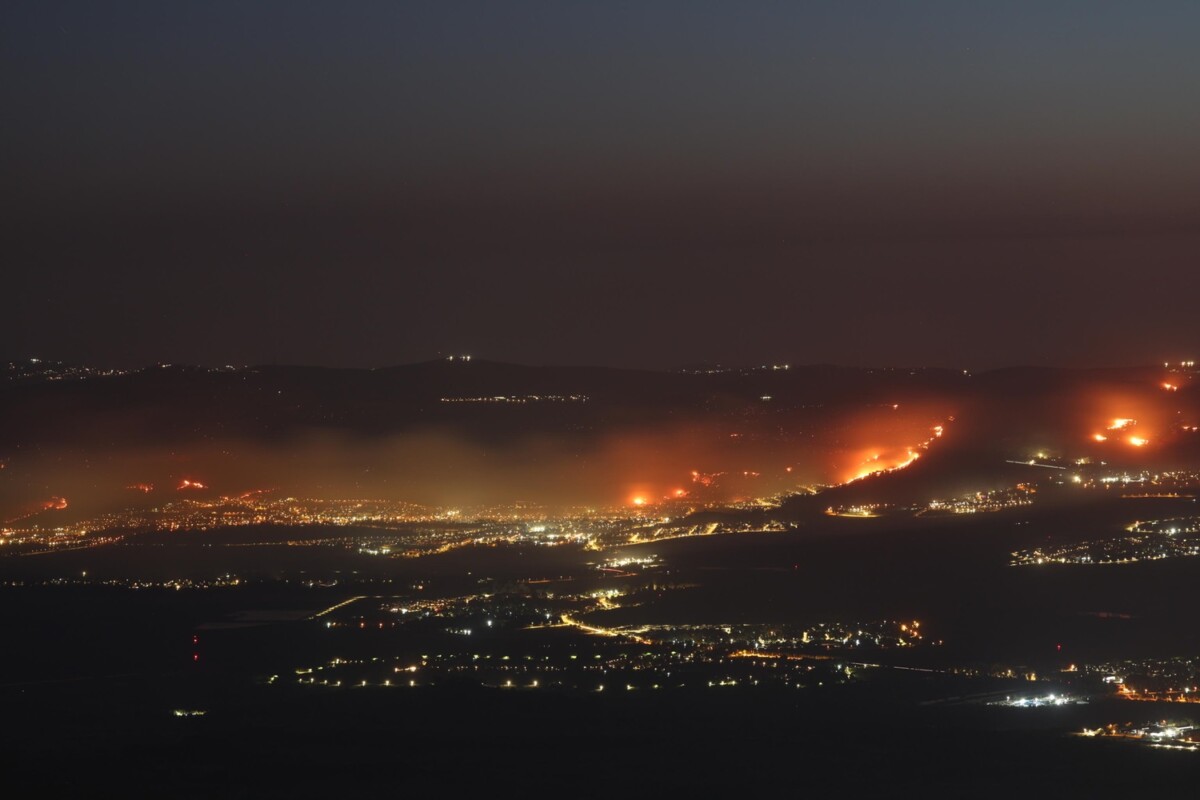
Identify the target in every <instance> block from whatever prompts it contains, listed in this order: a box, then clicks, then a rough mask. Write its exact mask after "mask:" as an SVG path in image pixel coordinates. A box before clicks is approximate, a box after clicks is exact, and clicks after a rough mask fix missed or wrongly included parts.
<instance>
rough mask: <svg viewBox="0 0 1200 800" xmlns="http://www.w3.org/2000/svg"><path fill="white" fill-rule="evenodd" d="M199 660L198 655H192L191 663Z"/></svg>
mask: <svg viewBox="0 0 1200 800" xmlns="http://www.w3.org/2000/svg"><path fill="white" fill-rule="evenodd" d="M199 660H200V654H199V653H192V661H199Z"/></svg>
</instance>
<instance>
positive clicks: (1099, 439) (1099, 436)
mask: <svg viewBox="0 0 1200 800" xmlns="http://www.w3.org/2000/svg"><path fill="white" fill-rule="evenodd" d="M1092 438H1093V439H1094V440H1096V441H1097V442H1107V441H1108V437H1107V436H1105V435H1104V434H1103V433H1094V434H1092Z"/></svg>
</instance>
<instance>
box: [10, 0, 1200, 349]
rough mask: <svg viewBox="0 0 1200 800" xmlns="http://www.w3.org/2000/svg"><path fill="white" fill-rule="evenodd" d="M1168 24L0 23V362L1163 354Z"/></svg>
mask: <svg viewBox="0 0 1200 800" xmlns="http://www.w3.org/2000/svg"><path fill="white" fill-rule="evenodd" d="M1198 42H1200V3H1196V2H1194V0H1188V1H1187V2H1166V1H1165V0H1164V1H1159V2H1152V3H1136V2H1123V3H1113V2H1100V1H1099V0H1089V1H1088V2H1073V3H1066V2H1057V3H1056V2H1049V1H1048V0H1041V1H1040V2H1029V3H1023V2H1006V3H974V2H963V1H962V0H954V1H953V2H907V3H899V2H877V3H869V2H828V3H821V2H806V3H800V2H779V3H767V2H762V3H758V2H749V1H748V0H742V2H737V3H732V2H730V3H713V2H702V1H701V0H689V1H688V2H651V1H649V0H648V1H647V2H638V3H620V2H595V3H584V2H569V1H567V0H553V1H551V2H541V3H538V2H515V1H511V2H496V0H483V1H482V2H454V1H452V0H438V1H436V2H428V3H423V2H397V1H395V0H393V1H392V2H378V3H373V2H346V3H334V2H322V3H316V2H299V1H298V0H293V1H292V2H278V3H265V2H261V3H252V2H246V1H245V0H243V1H242V2H230V3H224V2H212V0H208V1H207V2H197V3H187V2H179V1H178V0H172V2H162V1H161V0H154V1H152V2H145V3H117V2H103V3H98V2H79V3H64V2H52V1H51V0H40V1H39V2H31V3H25V2H8V3H5V4H4V5H3V8H2V9H0V69H2V70H3V75H4V78H3V79H2V80H0V103H2V108H3V118H4V122H3V124H2V125H0V186H2V187H3V189H2V191H0V204H2V207H0V212H2V214H3V222H2V223H0V263H2V264H3V273H4V275H5V281H4V282H5V284H6V289H5V290H4V293H3V297H4V299H5V302H4V303H3V305H2V309H3V313H0V342H2V343H3V346H2V347H0V351H2V352H0V358H18V357H28V356H41V357H43V358H52V359H63V360H68V361H76V362H85V363H90V364H95V365H100V366H138V365H143V364H147V363H150V362H156V361H171V362H176V363H180V362H190V363H201V364H224V363H233V364H245V363H263V362H289V363H309V364H327V365H335V366H375V365H386V364H394V363H401V362H408V361H415V360H422V359H425V358H430V357H433V356H435V355H437V354H439V353H449V352H471V353H474V354H476V355H478V356H484V357H489V358H494V359H500V360H511V361H519V362H525V363H534V364H541V363H558V364H564V363H566V364H606V365H622V366H636V367H676V366H680V365H684V364H688V363H697V362H724V363H736V364H746V363H765V362H771V361H790V362H792V363H809V362H837V363H844V364H867V365H914V364H921V365H944V366H962V367H970V368H986V367H993V366H999V365H1005V364H1017V363H1021V364H1025V363H1034V364H1071V365H1110V364H1135V363H1145V362H1153V361H1160V360H1162V359H1164V358H1168V357H1170V358H1176V357H1183V356H1187V355H1195V354H1196V352H1197V351H1198V350H1200V325H1198V324H1197V321H1196V312H1195V309H1196V308H1197V293H1198V292H1200V55H1198V54H1197V53H1198V49H1197V43H1198Z"/></svg>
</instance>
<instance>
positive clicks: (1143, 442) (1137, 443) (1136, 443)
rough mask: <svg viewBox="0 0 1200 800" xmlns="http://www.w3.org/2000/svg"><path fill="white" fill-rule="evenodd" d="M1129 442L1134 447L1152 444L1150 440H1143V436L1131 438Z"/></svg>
mask: <svg viewBox="0 0 1200 800" xmlns="http://www.w3.org/2000/svg"><path fill="white" fill-rule="evenodd" d="M1127 441H1128V442H1129V443H1130V444H1131V445H1133V446H1134V447H1145V446H1146V445H1147V444H1149V443H1150V440H1149V439H1143V438H1142V437H1141V436H1130V437H1129V439H1128V440H1127Z"/></svg>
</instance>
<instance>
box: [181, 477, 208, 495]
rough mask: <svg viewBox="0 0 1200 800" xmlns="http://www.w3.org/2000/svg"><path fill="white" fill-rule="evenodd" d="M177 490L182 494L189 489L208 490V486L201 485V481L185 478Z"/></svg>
mask: <svg viewBox="0 0 1200 800" xmlns="http://www.w3.org/2000/svg"><path fill="white" fill-rule="evenodd" d="M176 488H177V489H178V490H179V491H181V492H182V491H185V490H187V489H207V488H208V486H206V485H205V484H203V483H201V482H200V481H193V480H190V479H188V478H184V479H183V480H181V481H180V482H179V486H177V487H176Z"/></svg>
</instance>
